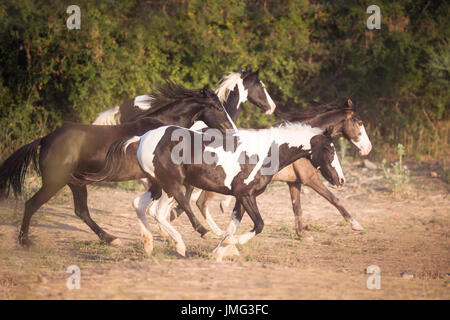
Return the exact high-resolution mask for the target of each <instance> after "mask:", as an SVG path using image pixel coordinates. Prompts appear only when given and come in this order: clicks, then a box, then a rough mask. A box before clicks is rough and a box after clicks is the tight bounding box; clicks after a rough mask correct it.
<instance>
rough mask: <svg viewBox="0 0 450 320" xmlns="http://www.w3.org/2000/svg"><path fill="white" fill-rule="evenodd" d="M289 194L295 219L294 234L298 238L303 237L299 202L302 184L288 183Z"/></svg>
mask: <svg viewBox="0 0 450 320" xmlns="http://www.w3.org/2000/svg"><path fill="white" fill-rule="evenodd" d="M288 186H289V193H290V194H291V202H292V210H293V211H294V217H295V232H296V233H297V236H299V237H300V238H301V237H302V235H303V232H302V231H303V224H302V205H301V202H300V192H301V188H302V184H301V183H300V182H288Z"/></svg>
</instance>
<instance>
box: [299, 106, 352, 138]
mask: <svg viewBox="0 0 450 320" xmlns="http://www.w3.org/2000/svg"><path fill="white" fill-rule="evenodd" d="M342 120H343V116H341V115H340V114H339V113H338V112H336V111H331V112H326V113H323V114H320V115H317V116H315V117H314V118H312V119H309V120H306V121H302V122H301V123H304V124H308V125H310V126H311V127H315V128H320V129H322V130H326V129H327V128H329V127H335V130H334V131H333V132H334V134H335V135H336V134H341V133H342V132H341V131H342V126H340V124H341V122H342ZM336 129H337V130H336Z"/></svg>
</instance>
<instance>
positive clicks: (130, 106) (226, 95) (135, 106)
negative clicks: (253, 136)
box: [92, 66, 276, 125]
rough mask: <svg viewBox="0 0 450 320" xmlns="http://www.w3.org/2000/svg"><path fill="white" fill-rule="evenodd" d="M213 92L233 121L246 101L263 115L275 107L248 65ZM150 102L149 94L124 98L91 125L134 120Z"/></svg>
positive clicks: (257, 72) (150, 105)
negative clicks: (119, 103)
mask: <svg viewBox="0 0 450 320" xmlns="http://www.w3.org/2000/svg"><path fill="white" fill-rule="evenodd" d="M215 92H216V94H217V95H218V97H219V99H220V101H221V102H222V103H223V105H224V107H225V109H226V110H227V112H228V114H229V115H230V117H231V119H232V120H233V121H234V122H236V120H237V119H238V117H239V114H240V112H241V109H242V104H243V103H245V102H246V101H247V100H248V101H250V103H252V104H253V105H255V106H257V107H258V108H260V109H261V110H263V111H264V112H265V114H272V113H273V112H274V110H275V108H276V105H275V103H274V102H273V100H272V98H271V97H270V95H269V93H268V92H267V90H266V88H265V85H264V83H263V82H262V81H261V80H259V70H256V71H254V72H253V71H252V70H251V68H250V67H249V66H247V67H245V68H244V69H241V70H239V71H235V72H231V73H229V74H228V75H226V76H224V77H223V78H222V80H221V82H220V84H219V87H218V88H217V89H216V90H215ZM151 102H152V98H151V96H149V95H141V96H137V97H134V98H128V99H126V100H125V101H124V102H123V103H122V104H121V105H120V106H116V107H114V108H111V109H108V110H105V111H103V112H102V113H100V114H99V115H98V117H97V118H96V119H95V121H94V122H93V123H92V124H94V125H113V124H117V122H118V123H126V122H130V121H134V120H135V119H136V118H137V117H139V116H140V115H142V114H143V113H145V112H146V111H148V110H149V109H150V108H152V103H151ZM116 116H118V121H116Z"/></svg>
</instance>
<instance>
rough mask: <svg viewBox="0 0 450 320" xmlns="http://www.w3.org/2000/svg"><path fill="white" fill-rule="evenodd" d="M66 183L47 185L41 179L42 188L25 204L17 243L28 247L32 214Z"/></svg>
mask: <svg viewBox="0 0 450 320" xmlns="http://www.w3.org/2000/svg"><path fill="white" fill-rule="evenodd" d="M65 184H66V183H65V182H63V181H60V182H54V183H48V182H46V181H45V180H44V179H42V187H41V189H39V191H38V192H36V193H35V194H34V195H33V196H32V197H31V198H30V199H28V201H27V202H26V203H25V212H24V215H23V219H22V226H21V228H20V232H19V243H20V244H21V245H24V246H30V245H31V244H32V243H31V241H30V239H28V230H29V228H30V221H31V217H32V216H33V214H34V213H35V212H36V211H37V210H38V209H39V208H40V207H41V206H42V205H43V204H44V203H46V202H47V201H48V200H50V198H51V197H53V196H54V195H55V194H56V193H57V192H58V191H59V190H60V189H61V188H62V187H64V185H65Z"/></svg>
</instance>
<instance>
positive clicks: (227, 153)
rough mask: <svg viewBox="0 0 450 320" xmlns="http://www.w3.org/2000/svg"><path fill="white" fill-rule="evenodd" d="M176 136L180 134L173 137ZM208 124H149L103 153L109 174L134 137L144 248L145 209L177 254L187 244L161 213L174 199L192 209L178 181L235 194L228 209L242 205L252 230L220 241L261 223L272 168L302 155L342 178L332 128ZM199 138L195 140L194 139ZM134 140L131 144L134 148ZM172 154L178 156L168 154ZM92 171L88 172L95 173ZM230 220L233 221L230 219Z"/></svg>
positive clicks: (149, 245)
mask: <svg viewBox="0 0 450 320" xmlns="http://www.w3.org/2000/svg"><path fill="white" fill-rule="evenodd" d="M180 137H183V138H182V139H181V142H180ZM217 139H219V138H218V135H216V134H211V130H207V131H206V132H197V131H193V130H189V129H185V128H180V127H176V126H164V127H160V128H158V129H155V130H151V131H149V132H147V133H146V134H144V135H143V136H141V137H134V138H131V139H129V140H123V141H120V142H118V143H117V144H116V145H115V146H114V147H111V149H110V151H109V152H108V155H107V157H106V163H109V167H110V170H111V169H112V171H109V176H108V175H102V176H101V179H109V178H110V177H113V176H115V175H117V174H120V171H121V170H124V169H125V168H126V167H128V164H127V163H126V162H127V159H128V156H127V153H128V152H127V151H126V150H127V147H128V146H131V145H133V144H136V143H139V146H138V148H137V159H138V162H139V165H140V167H141V169H142V170H143V171H144V172H145V173H146V175H147V177H148V178H149V180H150V181H151V188H150V190H149V191H148V192H146V193H144V194H142V195H141V196H139V197H137V198H136V199H135V200H134V201H133V206H134V208H135V209H136V213H137V216H138V219H139V222H140V228H141V236H142V241H143V244H144V248H145V251H146V252H147V254H151V252H152V250H153V237H152V234H151V231H150V227H149V224H148V222H147V219H146V212H147V211H149V213H150V215H151V216H153V217H154V218H155V219H156V221H157V222H158V224H159V225H160V226H161V227H162V229H164V230H165V231H166V232H167V233H168V234H169V235H170V237H172V238H173V239H174V241H175V243H176V251H177V252H178V253H179V254H180V255H182V256H184V255H185V250H186V246H185V244H184V242H183V240H182V238H181V235H180V234H179V233H178V232H177V231H176V230H175V228H174V227H173V226H172V225H171V224H170V222H169V221H168V216H169V213H170V210H171V208H172V206H173V205H174V204H175V201H176V202H177V203H178V204H179V205H180V206H181V207H182V209H183V210H185V211H186V213H188V215H190V214H193V212H192V209H191V207H190V204H189V201H188V200H187V199H186V197H185V194H184V190H183V186H187V185H191V186H194V187H197V188H200V189H204V190H209V191H214V192H217V193H221V194H226V195H233V196H234V197H235V198H236V200H237V201H236V205H235V211H236V212H237V213H236V216H237V219H238V220H239V221H240V219H241V218H242V215H243V212H244V211H242V210H241V206H242V207H243V208H244V209H245V210H246V212H247V213H248V214H249V216H250V218H251V219H252V221H253V223H254V228H253V230H252V231H250V232H248V233H246V234H244V235H241V236H235V235H234V232H235V231H236V230H233V229H232V228H229V230H228V231H229V232H228V233H227V234H226V235H225V238H224V240H223V241H222V243H223V245H227V244H231V245H232V244H235V243H241V244H244V243H246V242H247V241H248V240H249V239H251V238H252V237H254V236H255V235H257V234H258V233H260V232H261V231H262V230H263V226H264V222H263V220H262V218H261V216H260V213H259V210H258V207H257V204H256V196H258V195H260V194H261V193H262V192H263V191H264V190H265V189H266V187H267V185H268V184H269V182H270V181H271V179H272V176H273V175H274V174H276V172H277V171H279V170H281V169H282V168H284V167H286V166H287V165H289V164H291V163H293V162H294V161H295V160H297V159H299V158H308V159H310V160H311V162H312V163H313V165H314V166H315V167H316V168H317V169H318V170H320V171H321V172H322V174H323V175H324V176H325V177H327V179H328V180H329V181H330V183H332V184H334V185H336V186H340V185H341V184H342V182H343V181H344V176H343V173H342V169H341V167H340V164H339V160H338V158H337V155H336V151H335V148H334V145H333V142H332V139H331V136H330V135H329V134H328V133H327V132H325V131H324V130H322V129H320V128H313V127H311V126H308V125H301V124H287V123H286V124H283V125H281V126H279V127H272V128H268V129H260V130H239V131H238V132H236V133H234V134H233V135H232V138H231V140H232V141H233V143H231V146H230V145H229V142H228V141H230V139H229V138H228V139H227V141H226V143H225V144H224V143H216V144H214V143H210V142H209V141H213V142H216V141H218V140H217ZM198 141H200V143H199V142H198ZM135 149H136V148H135V147H133V150H135ZM174 155H179V157H178V158H177V157H174ZM95 178H96V177H95V175H91V176H90V179H95ZM232 224H235V222H234V221H233V222H232Z"/></svg>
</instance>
